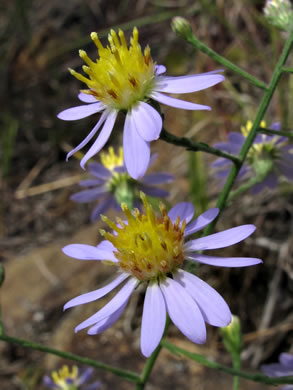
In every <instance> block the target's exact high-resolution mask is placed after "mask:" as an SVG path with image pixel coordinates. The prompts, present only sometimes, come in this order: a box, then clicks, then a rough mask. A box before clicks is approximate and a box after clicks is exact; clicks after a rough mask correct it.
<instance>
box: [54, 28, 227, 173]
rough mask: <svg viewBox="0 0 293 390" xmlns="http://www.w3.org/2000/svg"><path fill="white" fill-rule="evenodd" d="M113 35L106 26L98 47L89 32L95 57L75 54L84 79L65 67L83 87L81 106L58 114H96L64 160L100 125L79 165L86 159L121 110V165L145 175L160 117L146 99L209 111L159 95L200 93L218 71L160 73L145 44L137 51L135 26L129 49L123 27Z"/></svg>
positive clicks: (215, 80)
mask: <svg viewBox="0 0 293 390" xmlns="http://www.w3.org/2000/svg"><path fill="white" fill-rule="evenodd" d="M118 35H119V38H118V36H117V34H116V33H115V31H113V30H111V33H110V34H109V36H108V40H109V45H110V46H107V47H106V48H104V47H103V46H102V44H101V42H100V40H99V38H98V35H97V33H92V34H91V38H92V40H93V42H94V43H95V45H96V46H97V49H98V54H99V59H98V60H97V61H96V62H93V61H92V60H91V59H90V58H89V57H88V56H87V54H86V52H85V51H83V50H80V52H79V54H80V57H81V58H82V59H83V60H84V61H85V63H86V64H87V66H85V65H84V66H83V71H84V72H85V74H86V75H88V77H85V76H83V75H81V74H80V73H77V72H75V71H74V70H72V69H70V72H71V74H72V75H73V76H75V77H76V78H77V79H78V80H80V81H82V82H84V83H85V84H86V85H87V86H88V88H89V89H88V90H85V91H81V93H80V94H79V95H78V97H79V99H80V100H81V101H82V102H84V103H87V104H86V105H83V106H77V107H73V108H69V109H67V110H65V111H62V112H60V113H59V114H58V118H60V119H63V120H77V119H81V118H85V117H87V116H90V115H92V114H96V113H99V112H100V113H101V117H100V119H99V121H98V123H97V124H96V125H95V127H94V128H93V130H92V131H91V132H90V133H89V134H88V135H87V137H86V138H85V139H84V140H83V141H82V142H81V143H80V144H79V145H78V146H77V147H76V148H74V149H73V150H72V151H71V152H69V153H68V155H67V159H68V158H69V157H70V156H72V155H73V154H74V153H75V152H77V151H78V150H80V149H81V148H83V147H84V146H85V145H86V144H87V143H88V142H89V141H90V140H91V139H92V138H93V137H94V136H95V134H96V133H97V132H98V130H99V129H100V128H101V127H102V129H101V131H100V134H99V136H98V137H97V139H96V141H95V142H94V143H93V145H92V146H91V147H90V149H89V150H88V152H87V153H86V154H85V156H84V157H83V159H82V160H81V163H80V165H81V167H82V168H83V169H84V167H85V164H86V162H87V161H88V160H89V159H90V158H91V157H93V156H94V155H95V154H97V153H98V152H99V151H100V150H101V149H102V147H103V146H104V145H105V144H106V142H107V141H108V139H109V137H110V134H111V132H112V129H113V126H114V123H115V121H116V117H117V115H118V112H119V111H124V112H126V119H125V124H124V131H123V148H124V159H125V166H126V168H127V171H128V172H129V174H130V176H131V177H133V178H134V179H137V178H139V177H142V176H143V175H144V174H145V172H146V169H147V167H148V165H149V159H150V142H151V141H154V140H156V139H158V138H159V136H160V132H161V129H162V118H161V115H160V114H159V113H158V111H157V110H155V109H154V108H153V107H152V105H151V104H150V103H151V100H156V101H157V102H159V103H164V104H167V105H168V106H171V107H177V108H183V109H186V110H210V107H208V106H203V105H201V104H195V103H190V102H186V101H183V100H178V99H176V98H173V97H170V96H168V95H166V94H165V93H188V92H196V91H200V90H203V89H206V88H209V87H211V86H213V85H215V84H218V83H220V82H221V81H223V80H224V77H223V76H222V75H219V74H218V73H219V72H220V71H213V72H208V73H202V74H196V75H188V76H181V77H167V76H162V74H163V73H164V72H165V70H166V68H165V67H164V66H163V65H156V64H155V63H154V62H153V60H152V57H151V54H150V48H149V46H147V47H146V48H145V50H144V51H143V52H142V50H141V47H140V45H139V43H138V30H137V28H134V29H133V36H132V38H131V40H130V47H129V48H128V46H127V43H126V39H125V36H124V33H123V31H121V30H119V33H118Z"/></svg>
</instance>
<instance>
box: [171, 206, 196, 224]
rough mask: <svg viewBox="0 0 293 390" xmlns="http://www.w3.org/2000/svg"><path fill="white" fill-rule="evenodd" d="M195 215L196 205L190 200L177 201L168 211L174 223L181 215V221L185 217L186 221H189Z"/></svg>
mask: <svg viewBox="0 0 293 390" xmlns="http://www.w3.org/2000/svg"><path fill="white" fill-rule="evenodd" d="M193 215H194V207H193V204H192V203H190V202H180V203H177V204H176V206H174V207H172V208H171V210H170V211H169V213H168V216H169V218H170V219H171V221H172V222H173V223H175V221H176V218H177V217H180V220H181V222H182V221H183V220H184V219H185V220H186V223H188V222H190V221H191V220H192V218H193Z"/></svg>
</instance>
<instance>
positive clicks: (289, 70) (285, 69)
mask: <svg viewBox="0 0 293 390" xmlns="http://www.w3.org/2000/svg"><path fill="white" fill-rule="evenodd" d="M282 71H283V72H286V73H293V68H286V67H285V66H283V68H282Z"/></svg>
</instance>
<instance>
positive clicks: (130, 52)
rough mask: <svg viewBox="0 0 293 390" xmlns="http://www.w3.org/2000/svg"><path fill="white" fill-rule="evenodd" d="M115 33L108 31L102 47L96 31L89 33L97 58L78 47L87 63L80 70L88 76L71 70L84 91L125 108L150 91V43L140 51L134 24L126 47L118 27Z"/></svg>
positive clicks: (151, 63) (110, 103)
mask: <svg viewBox="0 0 293 390" xmlns="http://www.w3.org/2000/svg"><path fill="white" fill-rule="evenodd" d="M118 36H119V37H118ZM118 36H117V34H116V32H115V31H114V30H111V32H110V34H109V35H108V41H109V46H107V47H103V45H102V44H101V42H100V40H99V38H98V34H97V33H95V32H93V33H91V38H92V40H93V42H94V43H95V45H96V46H97V49H98V54H99V58H98V59H97V60H96V62H93V61H92V60H91V59H90V58H89V57H88V55H87V54H86V52H85V51H84V50H80V51H79V55H80V57H81V58H82V59H83V60H84V62H85V63H86V64H87V66H83V71H84V72H85V73H86V74H87V75H88V78H87V77H84V76H82V75H81V74H80V73H77V72H76V71H74V70H72V69H70V72H71V74H72V75H73V76H75V77H76V78H77V79H79V80H80V81H82V82H84V83H86V85H87V86H88V88H89V90H85V91H83V92H85V93H88V94H90V95H93V96H94V97H96V98H97V100H99V101H100V102H102V103H103V104H105V105H107V106H109V107H111V108H113V109H117V110H128V109H130V108H131V107H132V106H133V105H134V104H136V103H137V102H138V101H140V100H144V98H145V96H147V95H148V94H149V93H150V92H151V90H152V88H153V83H154V76H155V65H154V63H153V60H152V58H151V52H150V48H149V46H147V47H146V48H145V49H144V52H142V50H141V47H140V45H139V43H138V30H137V28H136V27H135V28H134V29H133V36H132V38H131V39H130V46H129V47H128V46H127V42H126V39H125V36H124V32H123V31H122V30H119V32H118Z"/></svg>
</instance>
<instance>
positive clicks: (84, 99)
mask: <svg viewBox="0 0 293 390" xmlns="http://www.w3.org/2000/svg"><path fill="white" fill-rule="evenodd" d="M77 97H78V99H79V100H81V101H82V102H84V103H98V102H99V101H98V100H97V99H96V98H95V97H94V96H93V95H89V94H88V93H83V92H80V93H79V94H78V95H77Z"/></svg>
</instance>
